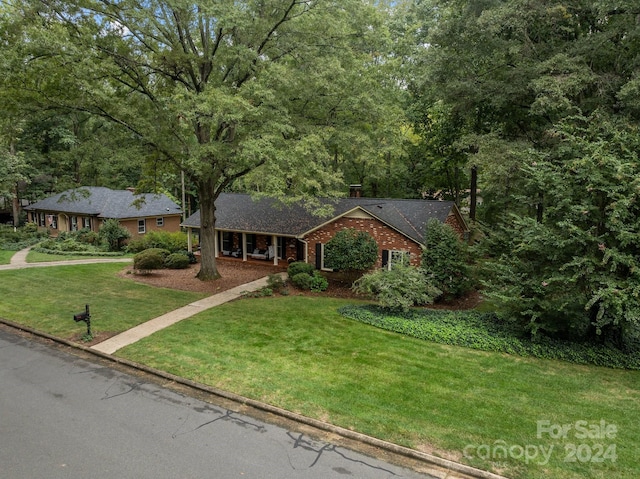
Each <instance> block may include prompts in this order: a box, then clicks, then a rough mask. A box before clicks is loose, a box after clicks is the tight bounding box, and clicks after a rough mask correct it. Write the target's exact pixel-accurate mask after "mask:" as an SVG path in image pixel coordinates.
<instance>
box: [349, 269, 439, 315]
mask: <svg viewBox="0 0 640 479" xmlns="http://www.w3.org/2000/svg"><path fill="white" fill-rule="evenodd" d="M353 290H354V291H355V292H356V293H359V294H363V295H366V296H369V297H372V298H374V299H375V300H376V301H378V303H379V304H380V305H381V306H382V307H383V308H388V309H399V310H403V311H406V310H408V309H409V308H410V307H411V306H414V305H422V304H429V303H433V301H434V299H435V298H437V297H438V296H440V295H441V294H442V292H441V291H440V290H439V289H438V288H436V287H435V286H433V285H431V284H429V283H428V282H427V281H426V280H425V277H424V275H423V274H422V273H421V272H420V271H419V270H418V269H417V268H415V267H413V266H406V265H400V264H399V265H394V267H393V268H392V269H390V270H388V269H377V270H376V271H373V272H371V273H367V274H365V275H364V276H363V277H362V278H360V279H358V280H357V281H356V282H355V283H354V284H353Z"/></svg>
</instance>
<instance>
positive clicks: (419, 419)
mask: <svg viewBox="0 0 640 479" xmlns="http://www.w3.org/2000/svg"><path fill="white" fill-rule="evenodd" d="M344 304H346V302H345V301H343V300H334V299H323V298H309V297H278V298H268V299H265V298H262V299H246V300H243V301H236V302H233V303H229V304H226V305H223V306H221V307H218V308H216V309H215V310H210V311H207V312H204V313H201V314H199V315H197V316H195V317H193V318H190V319H187V320H185V321H182V322H181V323H178V324H177V325H175V326H173V327H171V328H169V329H167V330H164V331H161V332H159V333H157V334H155V335H153V336H152V337H150V338H147V339H145V340H142V341H140V342H138V343H136V344H134V345H131V346H129V347H127V348H125V349H123V350H121V351H119V352H118V355H120V356H123V357H126V358H128V359H132V360H134V361H138V362H141V363H144V364H148V365H150V366H153V367H155V368H159V369H162V370H166V371H169V372H171V373H173V374H177V375H180V376H184V377H187V378H190V379H193V380H195V381H199V382H202V383H205V384H209V385H212V386H216V387H219V388H223V389H226V390H229V391H233V392H236V393H239V394H242V395H245V396H248V397H252V398H255V399H260V400H263V401H265V402H268V403H270V404H274V405H277V406H280V407H283V408H285V409H288V410H291V411H295V412H299V413H302V414H305V415H307V416H311V417H315V418H320V419H323V420H326V421H329V422H331V423H333V424H337V425H340V426H343V427H346V428H349V429H354V430H357V431H360V432H364V433H366V434H370V435H372V436H375V437H379V438H382V439H386V440H388V441H391V442H395V443H398V444H403V445H407V446H410V447H414V448H418V449H421V450H426V451H432V450H436V451H437V453H438V454H442V455H445V456H446V457H449V458H454V459H456V460H459V461H461V462H464V463H467V464H470V465H473V466H476V467H480V468H484V469H492V470H494V471H495V472H501V473H503V474H505V475H507V476H510V477H514V478H551V477H553V478H609V477H616V478H629V479H631V478H636V477H640V459H639V457H638V455H637V451H638V450H640V422H639V421H638V419H639V418H640V413H639V411H640V373H639V372H634V371H624V370H613V369H605V368H597V367H586V366H578V365H573V364H569V363H564V362H556V361H547V360H538V359H530V358H520V357H514V356H509V355H504V354H495V353H486V352H480V351H475V350H471V349H466V348H459V347H453V346H444V345H440V344H434V343H429V342H426V341H421V340H416V339H412V338H407V337H404V336H401V335H398V334H395V333H389V332H385V331H381V330H379V329H376V328H374V327H371V326H367V325H364V324H361V323H358V322H355V321H350V320H346V319H344V318H342V317H341V316H339V315H338V314H337V313H336V309H337V308H338V307H340V306H342V305H344ZM601 420H604V421H605V422H606V423H607V424H611V425H614V426H615V427H616V428H617V433H616V434H615V437H612V438H604V439H602V440H601V439H582V438H581V436H580V430H578V431H576V428H575V425H576V423H577V422H578V421H586V423H578V428H581V427H583V426H585V425H586V426H587V427H588V428H591V427H596V426H598V425H599V424H600V421H601ZM537 421H549V422H548V425H549V426H554V425H556V424H559V425H564V424H572V425H573V426H572V430H571V431H569V432H568V434H567V438H566V439H565V440H561V439H557V440H555V439H552V438H550V437H549V434H548V433H546V432H544V431H541V434H540V437H538V422H537ZM541 424H543V423H541ZM544 424H546V423H544ZM572 444H573V445H574V446H575V447H574V449H572V447H573V446H572ZM598 444H601V445H602V446H603V447H602V448H600V446H598ZM497 445H506V447H507V448H508V451H507V459H502V458H501V457H500V456H499V455H498V454H497V453H496V451H497V449H495V446H497ZM540 446H543V447H544V451H545V452H546V453H548V451H549V448H550V447H552V446H553V449H552V450H551V454H549V457H550V460H549V462H548V464H540V463H544V462H545V461H544V459H543V456H542V453H541V452H540V451H541V450H540ZM611 446H613V448H614V449H615V453H616V457H615V458H613V457H612V452H613V450H614V449H613V448H612V447H611ZM534 448H535V450H536V452H537V453H538V455H537V456H536V457H535V458H531V456H533V452H534ZM525 450H526V451H528V454H529V459H525V458H524V457H522V458H520V459H518V458H517V456H519V455H520V453H521V452H522V451H525ZM444 451H447V452H446V453H445V452H444ZM465 451H466V456H473V457H472V458H471V457H465V454H464V453H465ZM487 451H489V452H487ZM576 451H577V452H576ZM572 452H576V454H575V455H572ZM494 453H495V454H494ZM487 455H489V459H488V460H483V459H480V458H479V457H478V456H485V457H486V456H487ZM587 457H588V459H593V460H594V462H590V461H587ZM574 458H575V459H576V461H575V462H566V461H565V459H568V460H571V459H574ZM599 459H603V461H602V462H595V461H598V460H599ZM527 462H528V464H527Z"/></svg>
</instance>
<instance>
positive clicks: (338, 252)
mask: <svg viewBox="0 0 640 479" xmlns="http://www.w3.org/2000/svg"><path fill="white" fill-rule="evenodd" d="M377 259H378V244H377V243H376V240H375V239H374V238H373V237H372V236H371V235H370V234H369V233H367V232H366V231H360V230H357V229H355V228H347V229H343V230H341V231H338V232H337V233H336V234H335V236H334V237H333V238H331V239H330V240H329V241H328V242H327V244H326V245H325V247H324V264H325V265H326V266H327V267H328V268H332V269H335V270H338V271H345V272H347V273H349V274H350V276H351V277H352V279H355V277H356V276H357V275H358V274H359V273H360V272H362V271H365V270H367V269H369V268H371V267H372V266H373V265H374V264H375V263H376V260H377Z"/></svg>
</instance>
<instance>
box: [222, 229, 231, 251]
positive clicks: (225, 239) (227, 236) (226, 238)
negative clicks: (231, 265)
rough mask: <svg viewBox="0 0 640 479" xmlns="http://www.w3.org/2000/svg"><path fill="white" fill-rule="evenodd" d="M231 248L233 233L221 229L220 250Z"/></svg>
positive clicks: (229, 249)
mask: <svg viewBox="0 0 640 479" xmlns="http://www.w3.org/2000/svg"><path fill="white" fill-rule="evenodd" d="M232 249H233V233H230V232H229V231H222V251H229V253H231V250H232Z"/></svg>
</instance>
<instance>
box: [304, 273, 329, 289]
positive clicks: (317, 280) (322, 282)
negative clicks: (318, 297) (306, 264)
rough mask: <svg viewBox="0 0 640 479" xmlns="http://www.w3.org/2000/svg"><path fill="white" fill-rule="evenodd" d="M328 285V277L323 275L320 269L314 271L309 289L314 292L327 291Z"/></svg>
mask: <svg viewBox="0 0 640 479" xmlns="http://www.w3.org/2000/svg"><path fill="white" fill-rule="evenodd" d="M328 287H329V281H327V278H325V277H324V276H322V275H321V274H320V272H319V271H314V272H313V274H312V275H311V285H310V286H309V289H311V291H313V292H316V293H320V292H322V291H326V290H327V288H328Z"/></svg>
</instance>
